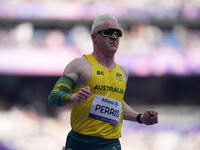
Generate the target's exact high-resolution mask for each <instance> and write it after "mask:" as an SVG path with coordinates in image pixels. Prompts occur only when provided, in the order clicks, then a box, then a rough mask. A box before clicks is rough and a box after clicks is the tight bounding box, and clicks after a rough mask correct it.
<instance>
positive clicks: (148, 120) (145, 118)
mask: <svg viewBox="0 0 200 150" xmlns="http://www.w3.org/2000/svg"><path fill="white" fill-rule="evenodd" d="M141 121H142V122H143V123H144V124H146V125H153V124H156V123H158V112H156V111H155V110H146V111H145V112H144V114H143V115H142V116H141Z"/></svg>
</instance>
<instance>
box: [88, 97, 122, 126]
mask: <svg viewBox="0 0 200 150" xmlns="http://www.w3.org/2000/svg"><path fill="white" fill-rule="evenodd" d="M121 112H122V103H121V102H119V101H117V100H114V99H111V98H107V97H104V96H100V95H95V96H94V99H93V104H92V107H91V109H90V113H89V117H91V118H93V119H96V120H101V121H104V122H108V123H111V124H113V125H117V124H118V122H119V120H120V117H121Z"/></svg>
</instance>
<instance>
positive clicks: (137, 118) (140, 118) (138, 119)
mask: <svg viewBox="0 0 200 150" xmlns="http://www.w3.org/2000/svg"><path fill="white" fill-rule="evenodd" d="M142 115H143V114H138V115H137V117H136V121H137V122H138V123H140V124H143V122H142Z"/></svg>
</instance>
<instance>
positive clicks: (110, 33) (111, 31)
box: [97, 29, 122, 38]
mask: <svg viewBox="0 0 200 150" xmlns="http://www.w3.org/2000/svg"><path fill="white" fill-rule="evenodd" d="M97 33H98V34H101V35H102V36H104V37H113V36H114V35H115V36H116V37H117V38H120V37H122V31H121V30H119V29H105V30H100V31H98V32H97Z"/></svg>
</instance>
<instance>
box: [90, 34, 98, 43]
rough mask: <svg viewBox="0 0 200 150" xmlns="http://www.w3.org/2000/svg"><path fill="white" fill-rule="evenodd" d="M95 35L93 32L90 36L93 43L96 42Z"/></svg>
mask: <svg viewBox="0 0 200 150" xmlns="http://www.w3.org/2000/svg"><path fill="white" fill-rule="evenodd" d="M96 37H97V35H96V34H95V33H92V34H91V38H92V41H93V42H94V43H96Z"/></svg>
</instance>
